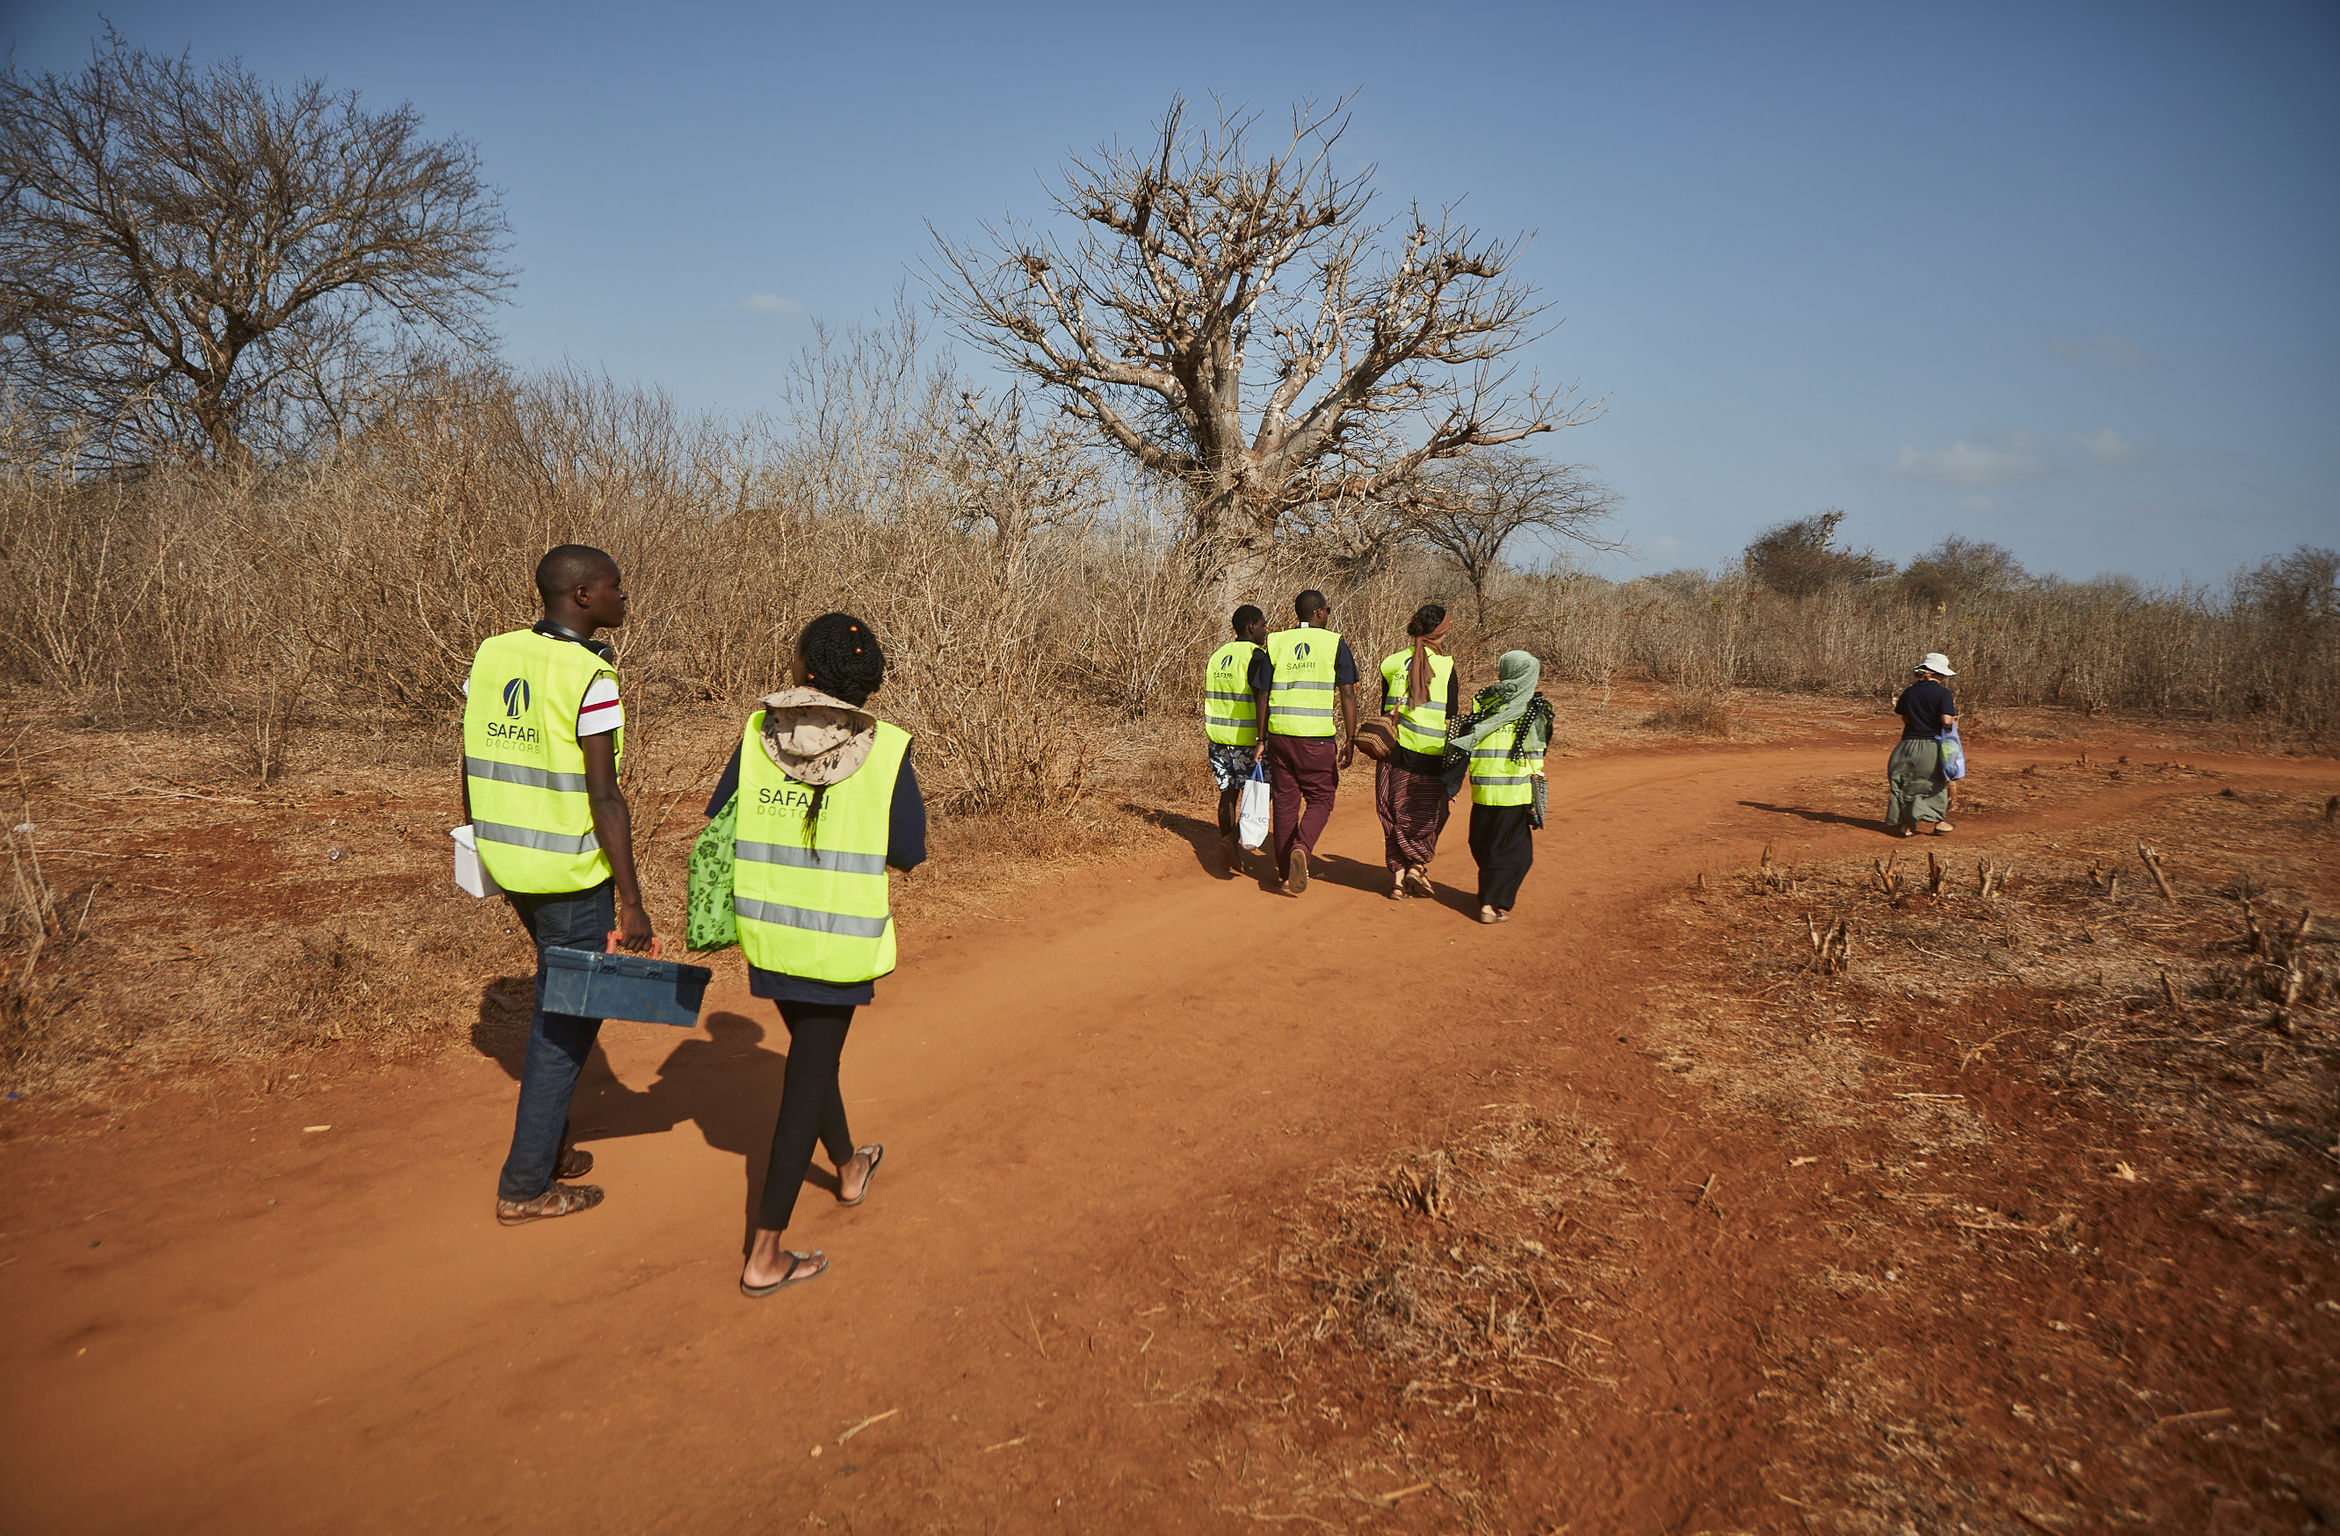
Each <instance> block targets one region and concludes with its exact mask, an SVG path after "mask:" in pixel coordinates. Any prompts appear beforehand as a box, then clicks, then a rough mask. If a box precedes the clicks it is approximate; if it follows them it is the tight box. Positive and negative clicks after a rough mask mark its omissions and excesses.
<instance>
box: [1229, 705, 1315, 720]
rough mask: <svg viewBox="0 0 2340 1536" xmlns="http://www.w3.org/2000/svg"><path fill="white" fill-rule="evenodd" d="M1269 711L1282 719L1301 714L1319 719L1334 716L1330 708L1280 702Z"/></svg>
mask: <svg viewBox="0 0 2340 1536" xmlns="http://www.w3.org/2000/svg"><path fill="white" fill-rule="evenodd" d="M1268 713H1269V714H1270V715H1273V716H1276V717H1278V718H1280V719H1286V720H1289V719H1291V718H1292V717H1294V716H1299V717H1300V718H1302V719H1317V720H1330V719H1331V718H1332V717H1333V712H1332V711H1331V710H1329V709H1294V708H1293V707H1292V706H1291V705H1289V704H1278V705H1277V706H1275V707H1274V708H1273V709H1271V710H1269V711H1268ZM1243 723H1244V724H1246V725H1249V724H1250V723H1251V722H1250V721H1248V720H1246V721H1244V722H1243Z"/></svg>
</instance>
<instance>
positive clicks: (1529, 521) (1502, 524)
mask: <svg viewBox="0 0 2340 1536" xmlns="http://www.w3.org/2000/svg"><path fill="white" fill-rule="evenodd" d="M1615 505H1616V498H1615V497H1614V496H1613V495H1612V494H1611V493H1610V491H1609V488H1608V487H1607V486H1605V485H1603V484H1601V483H1600V482H1599V481H1597V480H1595V479H1593V478H1592V477H1591V476H1590V474H1588V473H1587V472H1586V470H1585V469H1584V468H1583V466H1581V465H1576V464H1554V463H1551V462H1550V461H1548V460H1545V459H1539V458H1537V457H1535V456H1534V455H1532V454H1528V453H1522V452H1520V451H1519V450H1517V449H1498V450H1496V451H1495V452H1492V453H1483V454H1474V455H1473V456H1471V457H1470V458H1467V459H1464V460H1462V461H1461V462H1460V463H1456V464H1448V465H1444V466H1440V467H1439V468H1437V469H1434V470H1432V471H1431V472H1430V473H1428V474H1425V475H1423V476H1422V477H1421V479H1420V481H1419V482H1418V483H1417V484H1416V485H1414V486H1412V487H1410V488H1409V489H1408V491H1407V493H1406V494H1405V496H1404V497H1403V499H1402V500H1401V502H1400V506H1401V508H1402V514H1403V517H1404V520H1405V524H1406V526H1407V527H1408V529H1409V530H1410V532H1411V534H1412V536H1413V538H1414V539H1415V540H1416V541H1417V542H1419V543H1421V544H1423V545H1426V546H1428V547H1429V548H1430V549H1433V550H1435V551H1437V552H1438V553H1439V554H1441V555H1444V556H1445V557H1446V558H1447V559H1449V560H1451V561H1453V562H1454V565H1455V568H1456V569H1457V570H1459V571H1461V572H1462V575H1463V579H1464V580H1465V581H1468V582H1469V583H1470V584H1471V603H1472V607H1473V611H1474V616H1475V618H1476V621H1477V623H1478V626H1479V629H1480V630H1481V631H1482V632H1484V631H1485V630H1486V628H1487V580H1488V578H1489V577H1491V576H1493V575H1494V574H1495V570H1496V567H1497V566H1498V564H1499V563H1500V562H1501V561H1502V559H1503V551H1504V547H1505V546H1506V545H1508V544H1509V543H1510V542H1511V541H1512V539H1514V538H1515V537H1517V536H1518V535H1519V534H1521V533H1524V532H1526V531H1528V530H1529V529H1531V528H1532V529H1540V530H1542V531H1544V532H1547V533H1556V534H1559V535H1561V536H1562V537H1564V538H1566V539H1568V540H1570V541H1571V542H1573V543H1575V544H1578V545H1582V546H1584V547H1587V548H1591V549H1615V548H1617V544H1616V543H1615V541H1614V540H1611V539H1607V538H1604V537H1602V536H1601V534H1600V532H1599V528H1600V525H1601V524H1602V523H1603V522H1605V521H1607V519H1608V517H1609V514H1610V513H1611V511H1612V510H1614V508H1615Z"/></svg>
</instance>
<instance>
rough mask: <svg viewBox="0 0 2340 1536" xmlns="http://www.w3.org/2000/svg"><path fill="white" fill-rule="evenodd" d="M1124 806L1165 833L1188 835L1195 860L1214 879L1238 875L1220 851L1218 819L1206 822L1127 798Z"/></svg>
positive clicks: (1188, 842) (1227, 878) (1228, 878)
mask: <svg viewBox="0 0 2340 1536" xmlns="http://www.w3.org/2000/svg"><path fill="white" fill-rule="evenodd" d="M1121 808H1122V809H1123V810H1125V811H1127V812H1129V813H1130V814H1131V815H1133V816H1138V817H1142V818H1144V819H1145V820H1147V821H1150V822H1152V823H1153V824H1154V825H1155V826H1157V827H1160V828H1161V829H1162V830H1163V831H1165V832H1174V833H1176V834H1177V835H1178V836H1180V837H1182V838H1185V839H1186V843H1187V846H1188V847H1190V848H1192V849H1193V850H1194V862H1195V863H1197V864H1199V865H1201V866H1202V872H1203V873H1204V874H1206V875H1209V876H1210V877H1211V878H1212V879H1214V880H1232V879H1234V878H1235V876H1234V875H1233V874H1231V873H1229V872H1228V869H1227V865H1226V857H1225V855H1223V854H1221V853H1220V852H1219V824H1218V822H1217V821H1216V820H1212V821H1205V820H1203V819H1202V818H1201V817H1200V816H1188V815H1185V814H1183V813H1181V812H1178V811H1172V810H1165V809H1163V808H1162V807H1160V806H1152V805H1139V804H1138V803H1137V802H1135V801H1124V802H1123V803H1122V807H1121Z"/></svg>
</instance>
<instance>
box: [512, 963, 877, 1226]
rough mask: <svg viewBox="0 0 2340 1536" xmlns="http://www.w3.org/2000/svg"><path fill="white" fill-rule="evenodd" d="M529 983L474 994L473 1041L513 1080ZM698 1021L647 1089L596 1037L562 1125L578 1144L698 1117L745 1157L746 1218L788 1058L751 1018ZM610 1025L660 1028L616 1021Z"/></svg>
mask: <svg viewBox="0 0 2340 1536" xmlns="http://www.w3.org/2000/svg"><path fill="white" fill-rule="evenodd" d="M534 989H535V983H534V981H533V980H532V979H531V978H529V977H526V976H507V977H504V978H502V979H501V980H498V981H494V982H491V983H489V984H488V986H487V987H486V989H485V990H484V991H482V993H481V994H480V1002H479V1020H478V1022H477V1023H476V1024H474V1025H473V1026H472V1033H471V1039H472V1044H473V1045H474V1046H475V1047H477V1049H478V1050H479V1052H480V1054H481V1055H483V1056H487V1057H489V1058H491V1059H492V1060H494V1061H495V1062H496V1064H497V1065H498V1066H501V1067H502V1068H503V1069H504V1071H505V1072H506V1073H507V1074H509V1075H510V1076H511V1078H512V1079H513V1081H514V1082H517V1081H519V1078H520V1064H521V1060H522V1058H523V1056H524V1055H525V1053H526V1051H527V1048H528V1015H529V1011H530V1009H531V1007H532V1006H533V1004H534V1002H535V997H534ZM700 1023H701V1025H702V1026H703V1027H704V1028H705V1030H706V1036H705V1038H701V1037H700V1036H698V1035H696V1034H691V1035H685V1036H684V1037H683V1038H682V1039H680V1040H678V1041H677V1042H676V1043H675V1047H674V1049H673V1050H671V1051H669V1052H668V1053H667V1055H666V1059H665V1060H664V1061H662V1062H660V1063H659V1064H658V1071H657V1074H656V1076H655V1077H653V1078H652V1080H651V1082H650V1085H649V1086H648V1087H647V1088H641V1089H635V1088H629V1087H627V1086H626V1085H625V1083H623V1082H621V1081H620V1080H619V1079H618V1075H617V1073H616V1072H615V1071H613V1070H612V1069H611V1067H610V1064H609V1057H608V1055H607V1054H606V1053H605V1052H604V1051H603V1050H602V1048H601V1046H600V1045H599V1044H598V1043H597V1044H595V1046H594V1047H593V1054H592V1055H591V1056H589V1057H587V1058H586V1061H585V1070H584V1071H583V1072H582V1073H580V1074H579V1075H578V1078H577V1090H576V1095H575V1097H573V1098H572V1099H571V1100H570V1103H569V1124H570V1127H571V1131H572V1134H573V1135H574V1137H575V1139H576V1140H577V1141H578V1142H579V1143H591V1142H596V1141H613V1140H616V1139H618V1138H620V1137H625V1136H655V1135H660V1134H663V1133H664V1132H667V1131H671V1130H673V1129H674V1128H675V1127H677V1126H679V1125H681V1124H683V1123H684V1122H685V1121H688V1122H690V1123H692V1124H694V1125H696V1126H697V1127H698V1128H699V1134H700V1135H701V1136H703V1137H704V1138H706V1142H707V1145H708V1146H710V1147H713V1148H715V1149H716V1150H717V1151H719V1152H735V1153H737V1154H739V1156H740V1157H741V1159H742V1160H743V1162H744V1163H745V1165H746V1166H745V1172H746V1176H747V1192H746V1204H745V1214H746V1215H747V1218H748V1221H749V1225H750V1226H752V1225H753V1224H754V1213H755V1209H756V1205H757V1202H758V1201H759V1200H761V1199H762V1197H763V1182H764V1164H765V1160H766V1154H768V1153H769V1152H770V1150H771V1146H772V1127H773V1124H774V1122H775V1121H777V1120H778V1118H779V1115H780V1088H781V1084H782V1082H783V1081H784V1080H785V1078H786V1076H787V1071H788V1057H787V1056H786V1054H784V1053H782V1052H776V1051H772V1050H768V1049H766V1048H765V1046H764V1043H763V1042H764V1026H762V1025H761V1024H758V1023H757V1022H755V1021H754V1020H753V1019H749V1018H745V1017H743V1016H741V1015H739V1014H736V1013H711V1014H708V1015H707V1016H706V1017H704V1018H703V1019H701V1020H700ZM603 1027H604V1028H605V1029H606V1028H610V1027H613V1026H611V1025H604V1026H603ZM614 1027H616V1028H621V1029H656V1028H659V1027H660V1026H658V1025H654V1024H627V1023H623V1022H620V1023H617V1024H616V1025H615V1026H614ZM805 1181H806V1182H807V1183H809V1184H815V1185H818V1186H820V1187H822V1188H824V1189H827V1190H829V1191H830V1192H831V1193H832V1194H833V1193H835V1192H836V1189H837V1176H836V1174H835V1172H834V1171H833V1170H830V1169H827V1168H821V1167H817V1166H816V1167H815V1168H813V1169H812V1170H811V1171H810V1172H808V1173H807V1175H806V1180H805Z"/></svg>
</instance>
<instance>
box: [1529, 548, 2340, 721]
mask: <svg viewBox="0 0 2340 1536" xmlns="http://www.w3.org/2000/svg"><path fill="white" fill-rule="evenodd" d="M2330 563H2331V561H2330V557H2329V556H2328V554H2327V552H2323V551H2315V550H2303V551H2301V552H2299V553H2298V554H2295V555H2292V556H2287V557H2284V558H2283V559H2280V560H2275V561H2270V562H2268V563H2267V564H2266V565H2264V566H2261V567H2259V568H2257V569H2255V570H2251V571H2246V572H2242V573H2239V574H2238V575H2236V576H2235V577H2234V578H2233V579H2232V580H2230V581H2229V582H2227V583H2226V584H2225V586H2224V587H2222V588H2210V587H2203V586H2192V585H2188V586H2181V587H2176V588H2168V589H2148V588H2144V587H2141V586H2139V585H2137V584H2136V583H2134V582H2131V581H2127V580H2125V579H2119V578H2104V579H2100V580H2096V581H2090V582H2081V583H2075V582H2065V581H2059V580H2054V579H2047V580H2041V581H2037V582H2032V583H2028V584H2024V585H2017V586H2012V587H2006V588H2002V589H1997V590H1982V591H1976V592H1972V593H1967V594H1961V595H1955V596H1953V597H1951V598H1949V599H1947V600H1931V601H1928V600H1921V599H1920V597H1919V595H1918V594H1916V593H1915V592H1914V591H1913V589H1911V588H1910V587H1908V586H1905V585H1904V584H1901V583H1898V582H1892V581H1877V582H1866V583H1840V584H1835V585H1830V586H1825V587H1822V588H1820V589H1819V590H1817V591H1814V592H1812V593H1810V594H1808V595H1806V596H1802V597H1789V596H1784V595H1782V594H1780V593H1777V592H1773V591H1769V590H1766V589H1764V588H1762V587H1760V586H1758V585H1757V584H1756V583H1754V582H1752V581H1750V580H1749V579H1748V578H1747V577H1746V576H1745V575H1743V574H1740V573H1736V572H1733V573H1729V574H1726V575H1723V576H1719V577H1718V576H1708V575H1707V574H1705V573H1703V572H1698V571H1676V572H1671V573H1669V574H1667V575H1663V576H1654V577H1644V578H1639V579H1636V580H1633V581H1629V582H1622V583H1612V582H1606V581H1602V580H1599V579H1597V578H1594V577H1589V576H1582V575H1573V574H1566V573H1560V574H1547V575H1542V576H1536V577H1532V578H1514V579H1513V581H1512V582H1511V583H1510V585H1509V586H1508V587H1507V588H1506V595H1507V606H1506V614H1507V623H1508V624H1509V625H1510V627H1511V632H1512V633H1513V634H1514V635H1515V636H1517V637H1520V639H1519V643H1522V644H1525V645H1526V646H1527V648H1528V649H1531V650H1534V651H1536V652H1537V653H1538V654H1539V655H1541V656H1543V657H1544V658H1545V661H1546V664H1547V666H1549V667H1552V668H1553V669H1554V670H1555V675H1558V676H1562V677H1567V678H1569V679H1571V680H1573V681H1579V682H1583V683H1586V684H1589V685H1592V686H1599V687H1605V686H1607V684H1608V680H1609V678H1610V676H1611V675H1612V674H1613V673H1614V672H1615V671H1616V670H1617V669H1618V668H1619V667H1620V666H1622V665H1629V666H1631V667H1633V668H1634V669H1636V670H1638V671H1640V672H1641V673H1643V674H1644V675H1646V676H1647V677H1648V678H1650V679H1651V680H1652V681H1655V682H1658V683H1663V684H1668V685H1673V686H1682V687H1694V688H1698V689H1701V690H1705V691H1710V692H1714V693H1717V694H1720V693H1722V692H1724V691H1727V690H1728V689H1731V688H1745V687H1753V688H1771V689H1781V690H1787V691H1795V692H1816V693H1833V694H1858V695H1868V696H1872V697H1879V698H1886V697H1890V696H1891V694H1892V692H1893V691H1894V690H1895V689H1897V688H1899V687H1900V686H1901V684H1902V683H1903V682H1904V681H1905V680H1906V679H1907V677H1908V675H1909V669H1910V667H1911V665H1912V664H1913V663H1914V662H1915V661H1916V660H1917V658H1918V657H1920V656H1922V655H1924V654H1925V653H1926V652H1928V651H1934V650H1939V651H1943V652H1945V653H1947V654H1948V655H1949V656H1950V658H1951V660H1952V661H1953V662H1954V663H1955V664H1956V665H1957V667H1958V668H1959V678H1958V681H1957V683H1956V685H1955V686H1956V689H1957V692H1958V696H1959V702H1960V704H1961V705H1962V706H1963V707H1962V709H1961V714H1962V715H1964V716H1965V717H1966V718H1967V720H1968V721H1969V722H1970V723H1973V722H1974V721H1976V720H1977V719H1978V712H1979V711H1980V710H1982V709H1986V708H1988V707H1990V706H1993V705H1999V706H2007V705H2033V704H2051V705H2062V706H2066V707H2069V708H2074V709H2078V710H2080V711H2083V712H2085V713H2091V714H2093V713H2096V712H2099V711H2106V710H2116V711H2126V712H2131V713H2136V714H2146V715H2176V716H2185V717H2189V718H2204V719H2212V720H2235V721H2245V722H2251V723H2253V724H2256V725H2258V726H2260V727H2262V728H2264V729H2267V730H2270V731H2280V732H2289V733H2297V734H2299V735H2302V736H2305V737H2307V738H2309V739H2311V740H2314V741H2317V742H2321V743H2326V744H2329V743H2331V742H2332V741H2333V740H2334V739H2335V733H2336V732H2340V725H2336V724H2335V722H2336V721H2340V613H2336V612H2335V611H2334V606H2333V596H2332V591H2331V579H2330V576H2329V574H2328V567H2329V565H2330Z"/></svg>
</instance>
